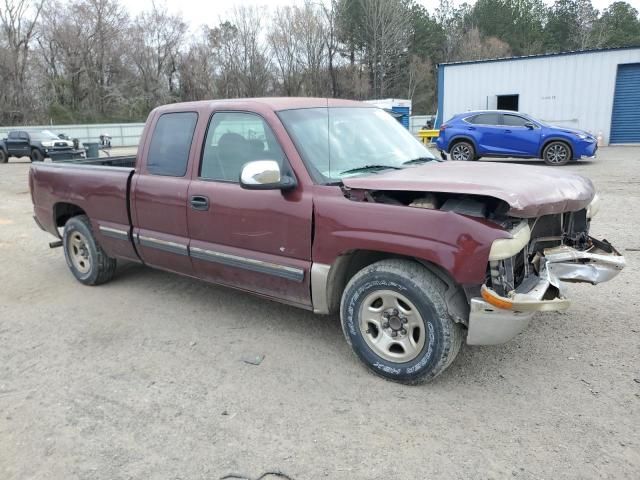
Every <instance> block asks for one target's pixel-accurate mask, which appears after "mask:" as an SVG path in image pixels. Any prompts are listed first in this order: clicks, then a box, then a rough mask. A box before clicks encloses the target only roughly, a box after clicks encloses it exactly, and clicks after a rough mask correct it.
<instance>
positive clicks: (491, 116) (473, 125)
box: [436, 110, 598, 165]
mask: <svg viewBox="0 0 640 480" xmlns="http://www.w3.org/2000/svg"><path fill="white" fill-rule="evenodd" d="M436 146H437V148H438V150H440V152H441V155H442V157H443V158H446V154H447V153H448V154H449V155H450V157H451V159H452V160H477V159H478V158H481V157H516V158H541V159H543V160H544V161H545V163H546V164H547V165H565V164H566V163H567V162H569V161H570V160H578V159H580V158H583V157H593V156H594V155H595V153H596V150H597V148H598V146H597V141H596V139H595V137H594V136H593V135H591V134H590V133H587V132H583V131H580V130H573V129H570V128H564V127H556V126H553V125H547V124H546V123H544V122H541V121H539V120H535V119H533V118H531V117H529V116H527V115H524V114H522V113H517V112H512V111H501V110H482V111H476V112H466V113H462V114H459V115H456V116H454V117H453V118H451V119H450V120H449V121H447V122H446V123H445V124H443V125H442V126H441V127H440V135H439V136H438V139H437V140H436Z"/></svg>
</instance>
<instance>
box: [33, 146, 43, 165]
mask: <svg viewBox="0 0 640 480" xmlns="http://www.w3.org/2000/svg"><path fill="white" fill-rule="evenodd" d="M31 161H32V162H42V161H44V153H42V152H41V151H40V150H38V149H37V148H34V149H33V150H31Z"/></svg>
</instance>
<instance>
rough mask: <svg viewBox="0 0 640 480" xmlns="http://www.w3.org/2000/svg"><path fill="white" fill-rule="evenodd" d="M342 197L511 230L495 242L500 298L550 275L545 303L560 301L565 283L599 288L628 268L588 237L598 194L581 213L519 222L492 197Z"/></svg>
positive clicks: (494, 284)
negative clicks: (446, 214)
mask: <svg viewBox="0 0 640 480" xmlns="http://www.w3.org/2000/svg"><path fill="white" fill-rule="evenodd" d="M343 193H344V195H345V197H347V198H349V199H350V200H353V201H361V202H372V203H386V204H390V205H398V206H405V207H410V208H424V209H430V210H441V211H450V212H455V213H458V214H461V215H467V216H471V217H478V218H483V219H487V220H489V221H492V222H495V223H496V224H498V225H500V226H501V227H502V228H504V229H505V230H507V231H509V232H510V233H511V235H512V238H511V239H500V240H496V241H495V242H494V244H493V246H492V249H491V253H490V255H489V264H488V265H487V276H486V280H485V285H484V286H483V288H484V289H489V290H488V291H491V292H492V294H495V295H496V296H498V297H504V298H506V297H513V296H514V295H517V294H526V293H529V292H531V291H532V290H533V289H535V288H536V285H537V284H538V283H539V282H540V280H541V277H545V278H547V279H548V280H549V281H548V285H547V288H546V289H545V292H544V294H543V295H542V298H541V300H551V299H557V298H561V297H562V292H561V288H562V286H561V281H562V282H587V283H592V284H594V285H595V284H597V283H600V282H604V281H607V280H609V279H611V278H613V276H615V275H616V274H617V273H618V272H619V271H620V270H622V268H623V267H624V258H623V257H622V256H620V254H619V253H618V252H617V251H616V250H615V248H614V247H613V246H612V245H611V244H610V243H609V242H607V240H597V239H595V238H593V237H591V236H590V235H589V224H590V221H591V218H592V217H593V216H594V215H595V214H596V212H597V210H598V208H599V198H598V196H597V195H596V196H595V197H594V198H593V200H592V202H591V204H589V205H588V206H587V207H586V208H582V209H581V210H578V211H573V212H565V213H558V214H550V215H542V216H539V217H535V218H516V217H513V216H509V210H510V205H509V204H507V203H506V202H505V201H503V200H500V199H498V198H494V197H490V196H481V195H468V194H457V193H453V194H450V193H443V192H433V193H431V192H428V193H425V192H413V191H406V190H400V191H376V190H368V189H349V188H343Z"/></svg>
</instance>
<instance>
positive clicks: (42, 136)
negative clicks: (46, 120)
mask: <svg viewBox="0 0 640 480" xmlns="http://www.w3.org/2000/svg"><path fill="white" fill-rule="evenodd" d="M29 135H30V136H31V138H32V139H33V140H38V141H40V142H42V141H45V140H59V138H58V136H57V135H55V134H54V133H52V132H50V131H49V130H43V131H41V132H31V133H29Z"/></svg>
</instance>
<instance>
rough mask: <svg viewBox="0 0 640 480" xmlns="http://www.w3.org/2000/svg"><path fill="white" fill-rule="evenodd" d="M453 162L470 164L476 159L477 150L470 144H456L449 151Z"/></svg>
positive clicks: (463, 142)
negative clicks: (469, 162)
mask: <svg viewBox="0 0 640 480" xmlns="http://www.w3.org/2000/svg"><path fill="white" fill-rule="evenodd" d="M449 157H451V160H455V161H463V162H468V161H471V160H475V159H476V149H475V148H473V144H472V143H470V142H465V141H460V142H456V143H455V144H454V145H453V147H451V150H449Z"/></svg>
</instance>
